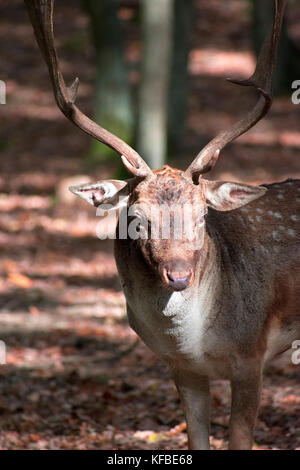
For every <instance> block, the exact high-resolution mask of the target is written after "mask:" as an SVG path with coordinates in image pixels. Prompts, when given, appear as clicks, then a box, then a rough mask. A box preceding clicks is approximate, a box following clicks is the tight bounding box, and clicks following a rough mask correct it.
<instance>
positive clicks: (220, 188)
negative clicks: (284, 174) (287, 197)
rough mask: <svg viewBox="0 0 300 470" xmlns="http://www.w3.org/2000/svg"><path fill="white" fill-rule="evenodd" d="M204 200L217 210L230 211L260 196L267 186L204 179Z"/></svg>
mask: <svg viewBox="0 0 300 470" xmlns="http://www.w3.org/2000/svg"><path fill="white" fill-rule="evenodd" d="M205 183H206V190H205V196H206V202H207V204H208V205H209V206H210V207H212V208H213V209H216V210H218V211H230V210H233V209H238V208H239V207H242V206H245V205H246V204H248V203H249V202H251V201H254V200H255V199H258V198H259V197H262V196H263V195H264V194H265V193H266V192H267V188H265V187H263V186H250V185H248V184H241V183H229V182H224V181H207V180H206V181H205Z"/></svg>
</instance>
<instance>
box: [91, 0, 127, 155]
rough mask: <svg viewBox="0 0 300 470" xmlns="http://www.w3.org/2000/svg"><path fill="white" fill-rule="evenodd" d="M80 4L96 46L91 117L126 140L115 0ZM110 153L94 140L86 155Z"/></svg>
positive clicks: (124, 73)
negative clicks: (94, 92) (88, 20)
mask: <svg viewBox="0 0 300 470" xmlns="http://www.w3.org/2000/svg"><path fill="white" fill-rule="evenodd" d="M83 4H84V6H85V8H86V10H87V12H88V14H89V17H90V22H91V31H92V36H93V40H94V44H95V48H96V60H97V77H96V97H95V108H94V120H95V121H96V122H98V123H99V124H100V125H101V126H103V127H105V128H106V129H107V130H109V131H110V132H112V133H114V134H116V135H118V137H120V138H121V139H123V140H125V141H126V142H128V143H129V144H130V143H131V141H132V138H133V127H134V116H133V108H132V103H131V97H130V84H129V81H128V76H127V69H126V64H125V60H124V50H123V48H124V41H123V31H122V25H121V22H120V20H119V18H118V0H101V1H100V0H83ZM113 153H114V151H113V150H111V149H110V148H109V147H107V146H105V145H103V144H101V143H100V142H97V141H94V142H93V143H92V145H91V148H90V151H89V159H90V160H92V161H101V160H105V159H106V158H107V157H108V156H110V155H112V154H113Z"/></svg>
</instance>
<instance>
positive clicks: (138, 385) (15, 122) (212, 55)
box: [0, 0, 300, 449]
mask: <svg viewBox="0 0 300 470" xmlns="http://www.w3.org/2000/svg"><path fill="white" fill-rule="evenodd" d="M127 3H130V2H127ZM245 4H246V2H241V1H238V0H230V1H229V0H228V1H227V2H222V1H221V0H214V1H210V2H201V1H199V2H198V6H197V31H196V33H197V34H196V35H195V41H194V47H193V51H192V53H191V60H190V83H191V92H190V106H189V117H188V130H187V139H186V140H187V142H188V144H187V145H186V148H185V150H184V152H183V153H182V155H179V156H176V157H174V158H171V159H170V163H171V164H172V163H173V164H174V165H178V166H180V167H185V166H186V165H187V164H188V162H190V161H191V159H192V158H193V156H195V154H196V153H197V151H198V150H200V147H201V142H202V141H203V140H205V139H206V138H208V137H213V136H214V135H215V134H216V133H217V132H218V131H219V130H220V129H222V128H223V127H227V126H228V125H230V123H231V122H233V121H234V120H235V119H236V118H237V117H238V116H239V115H240V114H241V113H242V112H243V110H245V109H246V107H247V105H249V95H247V93H245V90H242V92H241V91H240V90H236V89H235V88H234V87H232V86H231V85H228V84H227V83H226V82H225V83H224V80H223V77H226V76H236V75H238V76H246V75H247V74H250V73H251V70H252V68H253V64H254V59H253V56H252V54H251V53H250V52H249V51H250V44H249V39H248V38H249V34H250V24H249V18H248V16H247V12H246V10H245ZM225 5H226V8H225ZM56 8H57V11H56V36H57V43H58V46H59V48H60V52H61V56H62V57H63V67H64V70H65V72H66V75H67V77H68V79H71V78H72V77H73V76H75V75H77V74H78V73H80V77H81V79H82V86H81V88H80V95H81V97H82V99H81V100H80V101H81V103H80V106H81V107H82V108H84V109H86V110H88V112H91V109H90V107H89V106H90V102H91V96H92V91H93V87H92V79H93V74H94V69H93V67H92V65H91V64H92V59H93V51H92V50H91V48H90V46H89V45H88V36H87V19H86V17H85V16H84V15H83V13H82V11H81V9H80V5H79V2H78V1H74V2H72V11H71V9H70V4H69V2H67V1H66V0H63V1H60V2H57V6H56ZM126 8H129V7H128V6H127V7H126ZM129 9H130V8H129ZM127 16H128V15H127ZM0 17H1V19H2V24H1V28H0V56H1V64H2V69H1V72H0V73H1V75H0V78H1V79H2V80H5V81H6V83H7V93H8V95H7V96H8V99H7V105H5V106H4V105H3V106H2V107H1V108H0V113H1V114H0V118H1V128H0V151H1V160H0V193H1V194H0V300H1V304H0V340H2V341H4V342H5V344H6V348H7V356H6V360H7V364H6V365H1V366H0V449H184V448H186V445H187V435H186V430H185V424H184V418H183V414H182V410H181V407H180V403H179V399H178V396H177V392H176V389H175V387H174V385H173V383H172V381H171V379H170V376H169V373H168V371H167V368H166V367H165V366H164V364H162V363H161V362H159V361H158V360H157V359H156V357H155V356H154V355H153V354H152V353H151V352H150V351H149V350H148V349H147V348H146V347H145V346H144V345H143V343H142V342H141V341H140V340H139V339H138V338H137V336H136V335H135V334H134V333H133V331H132V330H131V329H130V328H129V326H128V323H127V319H126V313H125V302H124V297H123V294H122V292H121V289H120V284H119V281H118V275H117V270H116V266H115V262H114V257H113V242H112V241H111V240H106V241H100V240H98V238H97V236H96V227H97V224H98V222H99V221H98V220H97V219H96V217H95V211H94V210H93V208H91V207H88V206H87V205H85V204H84V203H83V202H82V203H81V202H80V201H75V199H74V198H73V196H72V195H70V197H68V194H67V191H66V187H67V186H68V184H69V183H70V181H72V182H74V181H75V180H76V181H83V180H84V179H85V178H87V177H88V178H90V179H92V180H97V179H100V178H101V179H103V178H105V177H107V176H111V175H112V174H113V171H114V169H115V166H114V165H113V164H111V165H105V166H104V165H98V166H97V167H96V168H93V169H89V168H88V167H87V166H86V165H85V160H84V158H83V157H84V155H85V154H86V152H87V148H88V144H89V140H88V138H87V137H86V136H84V135H83V134H82V133H81V132H80V131H79V130H78V129H76V128H75V127H72V125H71V124H70V123H68V122H67V121H66V119H65V118H64V117H63V116H61V114H60V112H59V111H58V110H57V108H56V106H55V104H54V101H53V97H52V93H51V90H50V84H49V80H48V77H47V71H46V68H45V66H44V64H43V62H42V59H41V56H40V54H39V53H38V51H37V49H36V46H35V43H34V40H33V37H32V32H31V27H30V25H29V22H28V20H27V17H26V13H25V11H24V8H23V3H22V2H21V0H12V1H10V2H9V5H7V4H6V5H5V6H4V5H0ZM124 17H126V15H124ZM66 18H69V20H70V21H68V22H67V21H66ZM298 20H299V18H298ZM135 27H136V26H135ZM135 35H136V32H134V31H133V33H132V38H133V39H132V41H133V44H136V37H135ZM132 47H133V46H132ZM129 56H130V57H131V56H132V57H133V59H132V60H133V61H134V60H136V59H134V58H136V57H138V53H137V54H133V53H132V54H131V55H130V54H129ZM132 66H133V68H134V66H135V64H133V65H132ZM297 78H298V79H300V77H295V79H297ZM245 95H246V96H245ZM299 123H300V106H298V107H297V106H295V105H292V103H291V99H290V97H289V96H288V97H286V98H280V99H276V100H275V103H274V106H273V108H272V111H271V113H270V114H269V116H268V117H267V118H266V119H264V121H263V122H262V123H260V124H259V125H258V126H257V127H256V128H255V129H253V130H252V131H251V132H250V133H248V134H247V136H244V137H243V138H241V139H239V141H238V142H237V143H235V144H234V145H231V146H230V147H228V149H227V150H225V151H224V152H223V153H222V158H220V162H219V164H218V166H217V168H216V170H214V174H212V175H211V176H212V177H213V178H215V179H218V178H220V179H233V180H237V181H239V180H243V181H247V182H251V183H262V182H271V181H275V180H283V179H285V178H287V177H294V178H300V159H299V148H300V128H299ZM198 147H199V148H198ZM116 161H117V158H116ZM80 175H82V176H80ZM299 382H300V366H295V365H293V364H292V362H291V356H290V353H289V354H288V355H287V356H285V357H284V358H280V359H278V360H276V361H275V362H273V363H272V364H271V365H270V367H269V368H268V369H267V371H266V376H265V380H264V386H263V392H262V402H261V408H260V412H259V416H258V422H257V428H256V432H255V446H254V448H255V449H296V448H298V449H300V386H299ZM229 412H230V388H229V384H228V383H226V382H223V381H214V382H213V383H212V432H211V434H212V437H211V444H212V448H214V449H225V448H226V442H227V438H228V422H229Z"/></svg>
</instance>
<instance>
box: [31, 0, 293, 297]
mask: <svg viewBox="0 0 300 470" xmlns="http://www.w3.org/2000/svg"><path fill="white" fill-rule="evenodd" d="M285 3H286V1H285V0H275V19H274V23H273V28H272V32H271V35H270V36H268V37H267V39H266V41H265V43H264V45H263V47H262V50H261V53H260V55H259V58H258V61H257V66H256V70H255V72H254V74H253V75H252V77H250V78H249V79H248V80H230V81H231V82H232V83H235V84H239V85H242V86H251V87H254V88H255V89H256V90H257V92H258V94H259V98H258V101H257V103H256V105H255V106H254V108H253V109H251V110H250V111H249V112H248V114H247V115H246V116H245V117H243V118H242V119H240V120H239V121H238V122H237V123H236V124H235V125H233V126H232V127H231V128H230V129H228V130H226V131H224V132H221V133H220V134H219V135H218V136H217V137H215V138H214V139H213V140H212V141H211V142H210V143H208V144H207V145H206V147H205V148H204V149H203V150H202V151H201V152H200V153H199V154H198V155H197V157H196V158H195V160H194V161H193V162H192V164H191V165H190V166H189V167H188V169H187V170H186V171H185V172H183V171H180V170H176V169H173V168H170V167H168V166H165V167H163V168H161V169H159V170H154V171H152V170H151V169H150V168H149V166H148V165H147V164H146V162H145V161H144V160H143V159H142V157H141V156H140V155H139V154H138V153H137V152H136V151H135V150H133V149H132V148H131V147H129V146H128V145H127V144H126V143H125V142H124V141H122V140H121V139H119V138H118V137H116V136H115V135H113V134H111V133H110V132H108V131H107V130H105V129H103V128H102V127H101V126H99V125H98V124H96V123H95V122H93V121H91V120H90V119H89V118H88V117H87V116H86V115H84V114H83V113H82V112H81V111H80V110H79V109H78V108H77V106H76V105H75V101H76V96H77V91H78V84H79V80H78V78H76V79H75V81H74V82H73V84H72V85H71V86H70V87H67V86H66V84H65V82H64V79H63V76H62V74H61V72H60V69H59V62H58V57H57V53H56V49H55V45H54V36H53V0H25V4H26V6H27V9H28V12H29V16H30V19H31V22H32V24H33V27H34V31H35V35H36V39H37V42H38V44H39V46H40V49H41V51H42V53H43V55H44V58H45V61H46V63H47V65H48V69H49V73H50V77H51V81H52V85H53V90H54V95H55V99H56V102H57V104H58V106H59V108H60V109H61V111H62V112H63V113H64V114H65V115H66V117H67V118H68V119H69V120H71V121H72V122H73V123H74V124H75V125H77V126H78V127H79V128H80V129H82V130H83V131H85V132H86V133H88V134H89V135H91V136H92V137H94V138H96V139H97V140H99V141H100V142H102V143H104V144H106V145H108V146H109V147H111V148H113V149H114V150H115V151H116V152H117V153H118V154H119V155H120V156H121V159H122V162H123V164H124V165H125V167H126V168H127V170H128V171H129V172H130V173H131V174H132V175H133V178H131V179H130V180H128V181H114V180H109V181H100V182H97V183H93V184H88V185H84V186H79V187H71V188H70V190H71V191H72V192H73V193H74V194H76V195H78V196H80V197H82V198H83V199H85V200H86V201H87V202H89V203H90V204H93V205H94V206H95V207H100V206H101V205H102V204H110V206H111V208H115V209H116V208H118V209H120V208H125V210H126V211H128V214H129V218H128V221H127V224H128V229H129V228H130V227H129V226H130V224H132V223H133V225H134V226H135V227H136V230H137V231H138V232H139V233H140V236H139V237H137V238H136V239H134V240H132V241H131V242H132V243H135V249H137V250H139V251H140V253H141V255H142V257H143V259H144V261H145V263H147V264H148V265H149V267H150V268H151V269H153V270H154V271H155V273H157V275H158V276H160V279H161V281H162V283H163V284H164V285H166V286H167V287H168V288H170V289H173V290H177V291H179V290H183V289H185V288H187V287H189V286H191V285H192V283H193V280H194V277H195V267H196V264H197V262H198V261H199V256H201V250H202V249H203V246H204V245H205V241H206V238H207V237H208V236H209V235H208V233H207V230H206V222H205V216H206V214H207V212H208V207H211V208H213V209H215V210H217V211H230V210H233V209H236V208H238V207H241V206H243V205H245V204H248V203H249V202H250V201H253V200H254V199H257V198H259V197H261V196H262V195H263V194H265V192H266V188H263V187H253V186H249V185H245V184H239V183H234V182H219V181H216V182H211V181H208V180H205V179H204V178H203V175H204V174H205V173H207V172H208V171H210V170H211V169H212V168H213V167H214V165H215V164H216V162H217V160H218V157H219V154H220V151H221V150H222V149H223V148H224V147H225V145H227V144H228V143H229V142H231V141H233V140H234V139H236V138H237V137H239V136H240V135H242V134H243V133H245V132H246V131H247V130H249V129H250V128H251V127H253V126H254V125H255V124H256V123H257V122H258V121H259V120H260V119H261V118H262V117H263V116H264V115H265V114H266V113H267V112H268V110H269V108H270V106H271V103H272V77H273V71H274V65H275V59H276V53H277V48H278V41H279V36H280V30H281V26H282V20H283V13H284V8H285ZM161 206H164V207H167V208H170V210H169V219H170V220H169V225H170V227H173V228H174V226H175V217H176V215H177V216H178V212H181V211H184V209H185V208H186V207H187V206H188V207H189V210H190V215H191V217H190V219H189V222H188V225H189V227H188V231H189V232H190V233H194V235H195V238H196V241H197V244H196V245H195V246H194V249H191V248H190V239H187V237H186V236H185V233H184V232H183V233H182V236H181V238H176V237H175V236H170V237H169V238H167V239H165V238H163V237H153V236H151V235H150V236H149V234H151V233H152V230H151V229H152V228H156V231H157V225H159V220H161V216H160V217H158V218H153V213H152V212H153V211H152V212H151V209H153V207H161ZM172 207H173V210H172ZM174 207H176V209H175V210H174ZM159 230H160V228H158V232H159ZM145 231H147V236H145ZM173 235H174V231H173Z"/></svg>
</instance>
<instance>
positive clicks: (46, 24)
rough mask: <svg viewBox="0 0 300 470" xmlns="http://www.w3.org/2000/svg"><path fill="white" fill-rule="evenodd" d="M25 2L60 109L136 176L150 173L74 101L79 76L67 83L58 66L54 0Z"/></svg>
mask: <svg viewBox="0 0 300 470" xmlns="http://www.w3.org/2000/svg"><path fill="white" fill-rule="evenodd" d="M24 2H25V5H26V8H27V10H28V14H29V17H30V21H31V23H32V25H33V29H34V32H35V37H36V40H37V43H38V45H39V47H40V49H41V52H42V54H43V56H44V59H45V61H46V63H47V66H48V69H49V74H50V78H51V81H52V85H53V90H54V95H55V100H56V103H57V105H58V107H59V108H60V110H61V111H62V112H63V113H64V115H65V116H66V117H67V118H68V119H69V120H70V121H72V122H73V123H74V124H75V125H76V126H78V127H79V128H80V129H82V130H83V131H84V132H86V133H87V134H89V135H91V136H92V137H94V138H95V139H97V140H99V141H100V142H102V143H103V144H106V145H108V146H109V147H111V148H112V149H113V150H115V151H116V152H117V153H119V154H120V155H121V156H124V157H125V158H122V161H123V163H124V164H125V165H126V167H127V168H128V169H129V171H131V172H132V173H134V174H135V175H136V176H139V177H143V178H144V177H146V176H148V175H149V174H151V173H152V172H151V170H150V168H149V167H148V165H147V164H146V162H145V161H144V160H143V159H142V158H141V156H140V155H139V154H138V153H137V152H136V151H135V150H133V149H132V148H131V147H130V146H129V145H128V144H126V143H125V142H124V141H123V140H121V139H119V138H118V137H117V136H115V135H114V134H111V133H110V132H108V131H107V130H106V129H104V128H103V127H101V126H99V125H98V124H96V123H95V122H94V121H92V120H91V119H89V118H88V117H87V116H86V115H85V114H83V113H82V112H81V111H80V110H79V109H78V108H77V106H76V105H75V101H76V96H77V91H78V85H79V79H78V78H76V79H75V80H74V82H73V83H72V85H71V86H70V87H67V86H66V84H65V81H64V78H63V76H62V73H61V71H60V68H59V61H58V57H57V53H56V49H55V45H54V34H53V4H54V0H24ZM126 160H127V161H126Z"/></svg>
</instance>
